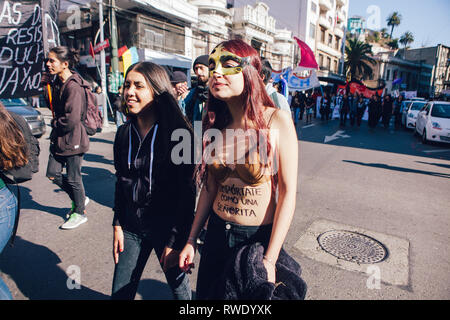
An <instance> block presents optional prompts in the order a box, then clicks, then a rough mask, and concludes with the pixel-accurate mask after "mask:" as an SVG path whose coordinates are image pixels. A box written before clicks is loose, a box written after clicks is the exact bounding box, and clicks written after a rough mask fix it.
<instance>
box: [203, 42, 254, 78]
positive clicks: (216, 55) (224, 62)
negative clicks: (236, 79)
mask: <svg viewBox="0 0 450 320" xmlns="http://www.w3.org/2000/svg"><path fill="white" fill-rule="evenodd" d="M249 60H250V59H249V57H245V58H242V57H239V56H238V55H235V54H234V53H231V52H229V51H226V50H225V49H224V48H223V47H222V46H219V47H217V48H215V49H214V50H213V52H211V54H210V55H209V76H210V77H212V76H213V75H214V72H217V73H220V74H222V75H224V76H225V75H233V74H238V73H240V72H242V69H243V68H244V67H245V66H246V65H248V64H249ZM230 61H234V62H236V63H238V65H236V64H235V63H233V64H230Z"/></svg>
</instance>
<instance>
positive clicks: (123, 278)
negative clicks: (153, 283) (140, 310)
mask: <svg viewBox="0 0 450 320" xmlns="http://www.w3.org/2000/svg"><path fill="white" fill-rule="evenodd" d="M123 236H124V250H123V252H121V253H119V263H118V264H116V266H115V269H114V279H113V286H112V295H111V299H113V300H133V299H134V298H135V296H136V291H137V288H138V285H139V280H140V279H141V276H142V272H143V271H144V267H145V264H146V263H147V260H148V258H149V257H150V253H151V252H152V250H153V249H155V252H156V255H157V257H158V260H160V259H161V255H162V252H163V250H164V247H165V244H164V243H161V241H158V239H153V238H152V237H151V235H147V234H140V235H137V234H134V233H131V232H129V231H126V230H124V231H123ZM161 267H162V266H161ZM165 276H166V279H167V283H168V284H169V286H170V288H171V289H172V293H173V296H174V298H175V299H176V300H191V298H192V296H191V295H192V293H191V287H190V284H189V278H188V277H187V275H186V274H185V273H184V272H183V271H182V270H181V269H180V268H179V267H178V265H177V266H175V267H173V268H171V269H169V270H167V272H165Z"/></svg>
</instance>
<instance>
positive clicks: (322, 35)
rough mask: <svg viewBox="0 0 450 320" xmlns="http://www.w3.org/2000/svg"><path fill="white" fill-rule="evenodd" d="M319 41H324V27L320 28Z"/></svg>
mask: <svg viewBox="0 0 450 320" xmlns="http://www.w3.org/2000/svg"><path fill="white" fill-rule="evenodd" d="M320 42H322V43H325V29H323V28H320Z"/></svg>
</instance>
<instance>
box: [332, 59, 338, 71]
mask: <svg viewBox="0 0 450 320" xmlns="http://www.w3.org/2000/svg"><path fill="white" fill-rule="evenodd" d="M333 71H334V72H335V73H337V72H338V61H337V60H334V68H333Z"/></svg>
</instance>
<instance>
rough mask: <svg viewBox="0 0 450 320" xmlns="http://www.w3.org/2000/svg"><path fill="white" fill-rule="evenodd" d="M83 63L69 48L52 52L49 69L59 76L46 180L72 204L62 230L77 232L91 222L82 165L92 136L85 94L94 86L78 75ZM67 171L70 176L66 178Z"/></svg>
mask: <svg viewBox="0 0 450 320" xmlns="http://www.w3.org/2000/svg"><path fill="white" fill-rule="evenodd" d="M78 61H79V55H78V52H76V51H75V50H73V49H69V48H68V47H63V46H60V47H54V48H52V49H50V52H49V54H48V59H47V63H46V66H47V68H48V70H49V72H50V74H51V75H56V79H55V81H53V83H52V84H51V88H52V97H53V100H52V104H53V111H54V114H55V117H54V118H53V120H52V124H51V126H52V132H51V133H50V155H49V160H48V165H47V174H46V176H47V177H48V178H49V179H50V180H51V181H52V182H53V183H54V184H56V185H57V186H58V187H60V188H61V189H62V190H63V191H64V192H66V193H67V195H68V196H69V197H70V199H71V200H72V209H71V210H70V212H69V214H68V220H67V221H66V222H65V223H64V224H63V225H62V226H61V228H62V229H74V228H77V227H78V226H79V225H81V224H83V223H85V222H86V221H87V217H86V214H85V213H86V212H85V205H86V204H87V203H88V201H89V198H87V197H86V196H85V190H84V185H83V180H82V177H81V165H82V161H83V156H84V154H85V153H86V152H87V151H88V150H89V136H88V135H87V133H86V128H85V127H84V124H83V121H82V119H84V117H85V114H86V109H87V103H86V94H85V90H90V85H89V83H88V82H87V81H85V80H84V79H83V78H82V77H81V76H80V75H79V74H78V73H76V72H75V71H74V69H73V68H74V67H75V65H76V64H77V63H78ZM64 167H65V168H66V172H67V176H65V175H63V174H62V171H63V169H64Z"/></svg>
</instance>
